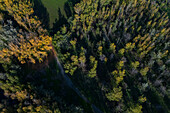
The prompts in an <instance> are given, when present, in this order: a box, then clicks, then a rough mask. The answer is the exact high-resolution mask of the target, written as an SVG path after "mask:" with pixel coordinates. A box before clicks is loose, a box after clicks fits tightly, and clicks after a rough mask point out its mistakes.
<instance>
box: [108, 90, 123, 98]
mask: <svg viewBox="0 0 170 113" xmlns="http://www.w3.org/2000/svg"><path fill="white" fill-rule="evenodd" d="M121 89H122V88H121V87H119V88H114V89H113V91H111V92H110V93H108V94H106V97H107V98H108V99H109V101H120V100H121V99H122V96H123V93H122V91H121Z"/></svg>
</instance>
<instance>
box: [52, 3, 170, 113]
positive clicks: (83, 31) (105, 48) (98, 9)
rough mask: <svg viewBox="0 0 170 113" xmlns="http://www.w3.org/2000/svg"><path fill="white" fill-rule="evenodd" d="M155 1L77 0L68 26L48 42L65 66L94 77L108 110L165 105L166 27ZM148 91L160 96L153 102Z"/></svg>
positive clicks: (164, 107)
mask: <svg viewBox="0 0 170 113" xmlns="http://www.w3.org/2000/svg"><path fill="white" fill-rule="evenodd" d="M159 3H160V4H158V3H156V2H154V1H147V0H118V1H117V2H116V3H115V2H113V1H112V0H109V1H108V0H84V1H82V2H80V3H78V4H76V6H75V12H76V14H75V15H74V18H73V19H72V20H70V27H67V28H66V27H63V29H62V30H61V32H58V33H57V34H56V38H55V39H54V41H53V43H54V45H55V47H56V49H57V50H58V53H61V60H62V62H63V67H64V68H65V72H66V73H68V74H70V75H74V76H76V75H77V76H79V75H80V74H81V75H83V76H86V77H90V78H94V79H95V80H96V81H97V82H98V84H100V85H99V86H98V87H100V88H101V92H102V94H104V95H105V97H103V99H104V101H105V102H106V103H105V104H106V105H107V106H108V108H109V109H110V111H111V112H125V111H127V112H133V113H137V112H142V106H144V108H143V111H145V112H147V110H148V109H149V110H152V111H154V110H155V111H154V112H156V111H157V110H158V111H164V112H168V111H169V108H168V106H167V103H164V101H163V100H164V99H165V98H167V97H168V92H167V90H166V88H168V82H169V81H168V77H169V74H168V73H169V52H168V51H169V50H168V47H169V34H168V33H169V30H170V29H169V28H168V26H167V24H168V22H169V19H168V16H167V13H165V12H162V9H161V8H162V7H163V6H162V5H163V4H161V2H159ZM74 76H73V77H74ZM77 76H76V77H77ZM158 81H159V83H158V84H157V82H158ZM82 82H83V81H82ZM82 82H80V83H82ZM156 84H157V85H156ZM92 85H94V84H92ZM158 87H159V88H158ZM103 88H104V89H103ZM102 89H103V90H102ZM86 90H88V89H86ZM89 90H91V89H90V88H89ZM150 92H152V93H154V94H152V93H150ZM96 95H98V94H96ZM153 95H155V96H157V98H158V97H159V98H160V99H159V101H157V102H156V104H155V105H154V104H151V103H152V101H153V99H152V98H150V97H152V96H153ZM100 96H101V95H100ZM140 100H142V101H140ZM161 100H162V101H161ZM150 104H151V105H150ZM159 105H160V106H161V108H159V109H158V106H159ZM147 107H148V108H147Z"/></svg>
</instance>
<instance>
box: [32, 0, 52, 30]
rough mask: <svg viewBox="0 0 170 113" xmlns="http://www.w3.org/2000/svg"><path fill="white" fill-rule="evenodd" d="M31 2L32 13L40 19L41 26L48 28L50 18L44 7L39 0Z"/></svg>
mask: <svg viewBox="0 0 170 113" xmlns="http://www.w3.org/2000/svg"><path fill="white" fill-rule="evenodd" d="M33 3H34V7H33V9H34V15H36V16H37V17H38V18H39V19H40V21H41V23H43V27H45V28H46V29H49V27H50V24H49V23H50V18H49V13H48V11H47V9H46V7H45V6H44V5H43V3H42V2H41V0H33Z"/></svg>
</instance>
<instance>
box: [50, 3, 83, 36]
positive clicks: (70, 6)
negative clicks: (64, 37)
mask: <svg viewBox="0 0 170 113" xmlns="http://www.w3.org/2000/svg"><path fill="white" fill-rule="evenodd" d="M78 2H80V0H68V1H67V2H66V3H65V4H64V12H65V14H66V16H64V15H63V14H62V13H61V9H60V8H59V9H58V17H59V18H58V19H56V20H55V23H53V28H52V30H51V31H50V34H51V35H54V34H56V32H57V31H59V30H60V29H61V27H63V25H65V26H68V19H69V18H70V17H72V16H74V5H75V4H76V3H78Z"/></svg>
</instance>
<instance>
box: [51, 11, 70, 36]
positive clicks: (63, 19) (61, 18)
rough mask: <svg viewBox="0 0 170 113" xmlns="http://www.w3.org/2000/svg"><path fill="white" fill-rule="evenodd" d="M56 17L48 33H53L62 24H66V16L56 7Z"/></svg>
mask: <svg viewBox="0 0 170 113" xmlns="http://www.w3.org/2000/svg"><path fill="white" fill-rule="evenodd" d="M58 17H59V18H58V19H56V20H55V23H53V28H52V30H51V31H50V35H54V34H55V33H56V32H57V31H59V30H60V28H61V27H62V26H63V25H65V24H68V21H67V18H66V17H64V15H63V14H62V13H61V10H60V8H59V9H58Z"/></svg>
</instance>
